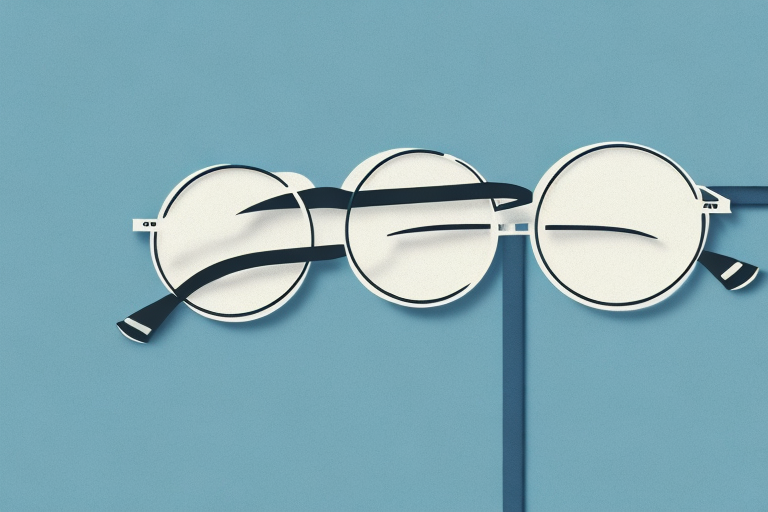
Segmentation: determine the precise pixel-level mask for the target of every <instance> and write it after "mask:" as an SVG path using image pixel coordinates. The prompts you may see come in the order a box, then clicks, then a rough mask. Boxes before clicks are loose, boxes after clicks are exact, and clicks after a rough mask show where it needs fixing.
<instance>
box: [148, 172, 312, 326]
mask: <svg viewBox="0 0 768 512" xmlns="http://www.w3.org/2000/svg"><path fill="white" fill-rule="evenodd" d="M226 169H246V170H250V171H257V172H260V173H262V174H265V175H267V176H269V177H271V178H274V179H275V180H277V181H278V182H279V183H280V184H281V185H283V186H284V187H286V188H290V186H289V185H288V184H287V183H286V182H285V181H284V180H283V179H282V178H280V177H279V176H277V175H276V174H274V173H271V172H269V171H266V170H264V169H261V168H259V167H253V166H250V165H235V164H220V165H213V166H211V167H206V168H204V169H200V170H199V171H197V172H194V173H192V174H190V175H189V176H187V177H186V178H184V179H183V180H182V181H181V182H180V183H179V184H178V185H176V186H175V187H174V189H173V190H172V191H171V193H170V194H168V197H166V198H165V201H163V205H162V206H161V207H160V212H159V213H158V217H159V218H165V216H166V215H168V212H169V211H170V209H171V206H172V205H173V203H174V201H176V199H177V198H178V197H179V196H180V195H181V193H182V192H183V191H184V189H185V188H187V186H189V185H190V184H191V183H193V182H194V181H195V180H197V179H199V178H202V177H203V176H206V175H208V174H210V173H212V172H216V171H221V170H226ZM292 193H293V196H294V197H295V198H296V201H297V202H298V204H299V208H301V211H302V213H303V214H304V218H305V219H306V220H307V222H308V223H309V233H310V247H314V246H315V230H314V225H313V224H312V215H311V214H310V213H309V210H308V209H307V207H306V206H305V205H304V201H303V200H302V199H301V197H300V196H299V195H298V193H297V192H295V191H294V192H292ZM157 235H158V232H156V231H153V232H151V233H150V238H149V247H150V253H151V256H152V263H153V265H154V267H155V271H156V272H157V275H158V276H160V280H161V281H162V283H163V285H164V286H165V287H166V288H167V289H168V291H169V292H171V293H173V294H174V295H175V294H176V288H174V287H173V286H172V285H171V283H170V282H169V281H168V279H167V278H166V276H165V273H164V272H163V269H162V265H161V264H160V259H159V254H158V252H157ZM310 263H311V262H309V261H308V262H306V263H305V264H304V268H303V269H302V270H301V273H300V274H299V276H298V277H297V278H296V280H295V281H294V282H293V284H291V286H290V288H289V289H288V290H287V291H286V292H285V293H283V294H282V295H281V296H280V297H278V298H277V299H275V300H274V301H272V302H271V303H269V304H267V305H266V306H262V307H261V308H258V309H255V310H253V311H248V312H245V313H217V312H216V311H211V310H208V309H205V308H203V307H201V306H199V305H197V304H195V303H194V302H192V301H191V300H189V299H186V300H184V304H186V306H187V307H189V308H190V309H191V310H192V311H194V312H195V313H197V314H199V315H202V316H204V317H206V318H210V319H212V320H219V321H222V322H248V321H250V320H256V319H257V318H261V317H264V316H267V315H269V314H270V313H272V312H274V311H276V310H277V309H279V308H280V307H282V306H283V305H284V304H285V303H286V302H288V300H289V299H290V298H291V297H293V295H294V294H295V293H296V291H298V289H299V288H300V287H301V285H302V283H303V282H304V279H305V278H306V276H307V272H308V271H309V266H310Z"/></svg>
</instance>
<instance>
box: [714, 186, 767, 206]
mask: <svg viewBox="0 0 768 512" xmlns="http://www.w3.org/2000/svg"><path fill="white" fill-rule="evenodd" d="M707 188H709V189H710V190H712V191H713V192H715V193H717V194H720V195H722V196H724V197H727V198H728V199H730V201H731V204H732V205H737V206H741V205H763V206H765V205H768V187H707Z"/></svg>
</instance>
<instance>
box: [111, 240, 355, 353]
mask: <svg viewBox="0 0 768 512" xmlns="http://www.w3.org/2000/svg"><path fill="white" fill-rule="evenodd" d="M344 256H346V250H345V249H344V246H343V245H325V246H319V247H298V248H293V249H279V250H275V251H262V252H254V253H250V254H243V255H242V256H235V257H234V258H229V259H226V260H224V261H220V262H218V263H214V264H213V265H211V266H209V267H206V268H204V269H203V270H201V271H200V272H198V273H196V274H195V275H193V276H192V277H190V278H189V279H187V280H186V281H184V282H183V283H182V284H181V286H179V287H178V288H176V293H170V294H168V295H166V296H165V297H163V298H162V299H160V300H158V301H156V302H153V303H152V304H150V305H149V306H146V307H144V308H142V309H140V310H139V311H137V312H135V313H133V314H132V315H130V316H128V317H127V318H126V319H125V320H123V321H120V322H117V327H118V329H120V332H122V333H123V334H124V335H125V336H126V337H128V338H130V339H132V340H134V341H138V342H140V343H146V342H148V341H149V338H150V336H151V335H152V334H153V333H154V332H155V329H157V328H158V327H160V325H161V324H162V323H163V322H164V321H165V319H166V318H167V317H168V315H170V314H171V312H172V311H173V310H174V309H176V306H178V305H179V304H181V303H182V302H183V301H184V300H186V299H187V297H189V296H190V295H192V294H193V293H194V292H195V291H197V290H199V289H200V288H202V287H203V286H205V285H206V284H208V283H211V282H213V281H216V280H217V279H221V278H222V277H224V276H228V275H230V274H234V273H235V272H240V271H241V270H246V269H249V268H256V267H264V266H267V265H282V264H285V263H304V262H308V261H321V260H332V259H335V258H342V257H344Z"/></svg>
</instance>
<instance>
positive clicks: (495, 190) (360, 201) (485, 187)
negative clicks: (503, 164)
mask: <svg viewBox="0 0 768 512" xmlns="http://www.w3.org/2000/svg"><path fill="white" fill-rule="evenodd" d="M298 194H299V196H300V197H301V199H302V201H304V204H305V205H306V206H307V208H310V209H312V208H336V209H341V210H346V209H347V208H348V207H349V206H350V202H351V206H352V207H354V208H363V207H366V206H390V205H399V204H418V203H437V202H442V201H467V200H471V199H512V200H513V201H511V202H508V203H504V204H502V205H499V206H497V207H496V210H497V211H498V210H506V209H509V208H515V207H517V206H523V205H525V204H529V203H530V202H531V199H532V193H531V191H530V190H528V189H527V188H524V187H520V186H517V185H512V184H509V183H467V184H462V185H438V186H434V187H412V188H392V189H381V190H361V191H359V192H357V193H355V194H354V195H353V194H352V192H349V191H347V190H343V189H339V188H333V187H321V188H310V189H307V190H302V191H300V192H299V193H298ZM298 206H299V205H298V203H297V202H296V198H295V197H294V196H293V194H283V195H281V196H277V197H273V198H271V199H267V200H266V201H262V202H260V203H257V204H255V205H253V206H251V207H249V208H246V209H245V210H243V211H241V212H240V213H251V212H258V211H264V210H280V209H287V208H298ZM238 215H239V214H238Z"/></svg>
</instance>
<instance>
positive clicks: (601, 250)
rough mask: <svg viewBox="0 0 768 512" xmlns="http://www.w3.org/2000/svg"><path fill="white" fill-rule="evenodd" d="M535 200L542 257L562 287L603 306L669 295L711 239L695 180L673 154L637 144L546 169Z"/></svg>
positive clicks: (576, 155)
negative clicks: (672, 157) (667, 154)
mask: <svg viewBox="0 0 768 512" xmlns="http://www.w3.org/2000/svg"><path fill="white" fill-rule="evenodd" d="M533 201H534V205H536V212H535V224H534V230H533V231H534V237H533V240H532V244H533V248H534V254H535V256H536V260H537V261H538V263H539V266H540V267H541V268H542V270H543V271H544V273H545V274H546V275H547V277H548V278H549V280H550V281H551V282H552V283H553V284H555V286H557V287H558V288H559V289H560V290H561V291H563V292H564V293H565V294H566V295H568V296H570V297H571V298H573V299H575V300H577V301H578V302H581V303H582V304H586V305H588V306H592V307H596V308H600V309H612V310H617V309H619V310H620V309H639V308H643V307H646V306H650V305H652V304H655V303H657V302H659V301H661V300H663V299H664V298H666V297H667V296H669V295H670V294H671V293H672V292H674V291H675V290H676V289H677V287H679V286H680V285H681V284H682V283H683V281H685V279H686V278H687V277H688V275H689V274H690V272H691V271H692V269H693V267H694V263H695V262H696V259H697V257H698V255H699V254H700V252H701V250H702V248H703V246H704V241H705V239H706V234H707V226H708V216H707V215H706V214H705V213H704V212H703V207H702V204H703V203H702V201H701V192H700V190H699V188H698V187H697V186H696V185H695V184H694V183H693V181H692V180H691V179H690V177H689V176H688V175H687V174H686V173H685V171H683V169H681V168H680V166H678V165H677V164H676V163H675V162H673V161H672V160H670V159H669V158H668V157H666V156H664V155H662V154H661V153H658V152H656V151H654V150H652V149H650V148H646V147H643V146H638V145H634V144H626V143H606V144H599V145H595V146H589V147H586V148H582V149H579V150H576V151H574V152H573V153H571V154H569V155H567V156H566V157H564V158H563V159H561V160H560V161H559V162H557V163H556V164H555V165H554V166H553V167H552V168H551V169H550V170H549V171H548V172H547V173H546V174H545V176H544V178H542V180H541V181H540V182H539V185H538V186H537V187H536V191H535V192H534V200H533Z"/></svg>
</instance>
